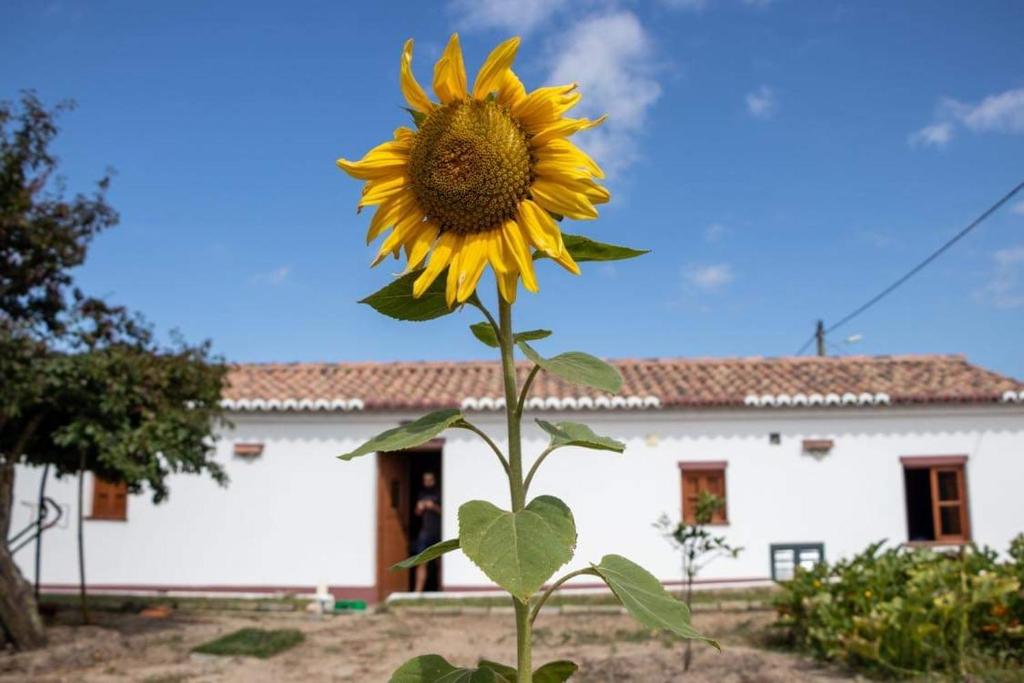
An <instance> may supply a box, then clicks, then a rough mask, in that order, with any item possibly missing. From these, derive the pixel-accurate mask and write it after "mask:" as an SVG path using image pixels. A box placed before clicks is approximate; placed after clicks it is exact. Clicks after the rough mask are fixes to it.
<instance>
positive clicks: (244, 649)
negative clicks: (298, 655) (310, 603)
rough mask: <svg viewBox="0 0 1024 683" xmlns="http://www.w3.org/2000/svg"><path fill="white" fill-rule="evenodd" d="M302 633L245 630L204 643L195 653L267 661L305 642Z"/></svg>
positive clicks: (289, 629)
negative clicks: (254, 658) (256, 658)
mask: <svg viewBox="0 0 1024 683" xmlns="http://www.w3.org/2000/svg"><path fill="white" fill-rule="evenodd" d="M305 639H306V638H305V636H303V635H302V632H301V631H298V630H296V629H293V628H284V629H277V630H273V631H269V630H267V629H262V628H243V629H240V630H238V631H235V632H234V633H229V634H228V635H226V636H222V637H220V638H217V639H216V640H211V641H210V642H208V643H203V644H202V645H200V646H199V647H196V648H193V650H192V651H193V652H198V653H200V654H204V655H222V656H229V657H231V656H234V657H259V658H260V659H267V658H268V657H273V656H274V655H276V654H277V653H279V652H284V651H285V650H290V649H291V648H293V647H295V646H296V645H298V644H299V643H301V642H302V641H303V640H305Z"/></svg>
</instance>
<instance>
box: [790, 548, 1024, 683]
mask: <svg viewBox="0 0 1024 683" xmlns="http://www.w3.org/2000/svg"><path fill="white" fill-rule="evenodd" d="M882 546H883V544H882V543H876V544H873V545H871V546H869V547H868V548H867V549H866V550H864V551H863V552H862V553H860V554H859V555H856V556H855V557H853V558H850V559H848V560H843V561H840V562H837V563H835V564H833V565H826V564H824V563H822V564H819V565H818V566H816V567H815V568H814V569H811V570H805V569H801V568H798V569H797V570H796V574H795V576H794V578H793V579H792V580H790V581H787V582H784V583H782V584H780V585H781V588H782V592H781V593H780V594H779V595H778V597H777V598H776V600H775V607H776V610H777V612H778V623H779V625H780V626H781V627H782V629H783V630H784V632H785V633H786V635H787V637H788V639H789V640H790V641H791V642H792V644H793V645H794V646H796V647H797V648H799V649H800V650H803V651H805V652H808V653H810V654H812V655H813V656H815V657H817V658H819V659H823V660H835V661H841V662H845V663H847V664H849V665H851V666H853V667H856V668H858V669H863V670H865V671H868V672H873V673H876V674H881V675H888V676H915V675H919V674H925V673H931V672H935V673H943V674H950V675H954V676H958V677H962V676H964V675H965V674H967V673H970V672H971V670H972V669H978V670H979V671H980V670H982V669H988V668H997V667H1016V669H1015V670H1017V671H1018V673H1020V672H1021V671H1024V626H1022V622H1024V593H1022V590H1021V586H1022V580H1024V552H1022V551H1024V535H1022V536H1018V537H1017V538H1016V539H1014V541H1013V543H1012V544H1011V547H1010V559H1009V560H1008V561H1004V562H1000V561H999V560H998V556H997V554H996V553H995V552H993V551H991V550H988V549H979V548H977V547H973V546H971V547H966V548H964V549H963V550H962V551H961V552H960V553H943V552H936V551H933V550H929V549H907V548H888V549H884V550H883V548H882ZM976 662H983V664H981V665H977V664H976Z"/></svg>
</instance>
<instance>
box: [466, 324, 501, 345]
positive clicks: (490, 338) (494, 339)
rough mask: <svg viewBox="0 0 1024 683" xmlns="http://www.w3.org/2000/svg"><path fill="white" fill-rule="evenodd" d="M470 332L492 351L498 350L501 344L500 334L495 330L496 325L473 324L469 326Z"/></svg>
mask: <svg viewBox="0 0 1024 683" xmlns="http://www.w3.org/2000/svg"><path fill="white" fill-rule="evenodd" d="M469 331H470V332H472V333H473V336H474V337H476V338H477V339H479V340H480V341H481V342H483V343H484V344H486V345H487V346H490V347H491V348H492V349H496V348H498V347H499V346H501V344H499V343H498V333H497V332H495V330H494V325H491V324H490V323H473V324H472V325H470V326H469Z"/></svg>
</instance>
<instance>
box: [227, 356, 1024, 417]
mask: <svg viewBox="0 0 1024 683" xmlns="http://www.w3.org/2000/svg"><path fill="white" fill-rule="evenodd" d="M611 362H612V363H613V364H614V365H616V366H617V367H618V368H619V370H620V371H621V373H622V376H623V380H624V381H623V387H622V391H621V392H620V396H622V397H625V398H627V399H629V398H630V397H633V402H632V403H631V407H640V400H646V401H647V403H646V404H644V405H646V406H651V405H659V406H661V407H728V406H744V405H755V404H756V402H752V398H751V397H756V398H758V399H760V397H763V396H765V395H767V396H769V397H778V398H779V400H780V401H781V400H783V399H782V396H783V395H784V396H785V397H787V398H786V399H785V401H787V402H788V401H789V400H791V399H792V398H793V397H795V396H797V395H803V396H804V397H809V396H811V395H819V397H825V396H827V395H829V394H835V395H836V397H843V396H847V397H849V396H851V395H852V396H855V397H860V396H862V395H864V396H867V397H870V399H871V400H866V399H865V400H861V401H859V402H860V403H865V402H867V403H890V402H891V403H893V404H923V403H991V402H997V401H1000V400H1006V395H1007V392H1012V393H1013V394H1015V396H1016V397H1015V398H1014V399H1013V400H1020V401H1024V384H1022V383H1021V382H1018V381H1016V380H1014V379H1011V378H1009V377H1005V376H1002V375H999V374H997V373H994V372H991V371H989V370H986V369H984V368H980V367H978V366H976V365H972V364H970V363H968V362H967V359H966V358H964V357H963V356H960V355H916V356H872V357H867V356H853V357H851V356H847V357H843V358H818V357H799V358H760V357H756V358H693V359H688V358H651V359H625V360H615V361H611ZM517 369H518V373H519V377H520V381H522V380H523V379H524V378H525V376H526V373H527V372H528V370H529V366H528V365H526V364H520V365H519V366H518V368H517ZM530 395H531V397H533V398H535V399H541V400H548V399H554V401H553V402H550V401H549V405H552V406H557V407H566V406H568V407H573V404H572V401H573V400H580V399H583V400H584V401H587V399H589V402H590V403H592V402H593V401H595V400H600V401H607V400H608V399H607V397H604V398H600V397H601V396H602V394H601V393H600V392H597V391H594V390H590V389H586V388H583V387H576V386H572V385H569V384H566V383H564V382H562V381H561V380H559V379H557V378H556V377H553V376H550V375H547V374H546V373H541V374H540V375H539V376H538V377H537V380H536V382H535V383H534V386H533V390H532V391H531V394H530ZM501 396H502V391H501V377H500V368H499V365H498V364H497V363H496V362H483V361H467V362H393V363H268V364H241V365H235V366H233V368H232V370H231V372H230V375H229V387H228V388H227V390H226V391H225V394H224V398H225V399H226V405H228V406H229V407H252V406H251V405H246V404H253V403H257V407H260V408H263V409H296V408H298V409H302V408H314V407H319V408H328V407H333V408H341V407H343V408H344V409H362V410H405V409H409V410H423V409H438V408H444V407H460V406H464V405H465V401H466V399H474V400H479V399H481V398H484V397H487V398H489V399H490V400H491V402H492V403H493V401H496V400H498V399H500V397H501ZM566 399H568V403H567V404H564V405H563V403H560V401H562V402H564V401H566ZM883 399H884V400H883ZM773 400H774V399H773ZM286 401H287V402H288V403H287V405H285V402H286ZM317 401H319V402H320V405H319V406H313V405H312V404H314V403H316V402H317ZM240 402H241V403H240ZM270 402H273V403H272V404H271V403H270ZM300 402H304V403H303V404H302V405H298V404H299V403H300ZM332 402H333V404H332ZM833 402H835V401H833ZM848 402H851V403H852V402H854V401H852V400H851V401H848ZM590 403H587V406H588V407H590ZM602 405H604V404H602ZM620 405H621V404H620ZM488 407H492V406H491V405H490V404H488ZM612 407H617V406H615V405H613V406H612Z"/></svg>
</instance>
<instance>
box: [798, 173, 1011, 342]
mask: <svg viewBox="0 0 1024 683" xmlns="http://www.w3.org/2000/svg"><path fill="white" fill-rule="evenodd" d="M1022 189H1024V181H1022V182H1020V183H1018V184H1017V186H1016V187H1014V188H1013V189H1012V190H1010V191H1009V192H1007V193H1006V194H1005V195H1003V198H1002V199H1000V200H999V201H998V202H996V203H995V204H993V205H992V206H990V207H989V208H988V209H986V210H985V212H984V213H982V214H981V215H980V216H978V217H977V218H975V219H974V220H973V221H972V222H971V223H970V225H968V226H967V227H966V228H964V229H963V230H961V231H960V232H958V233H957V234H955V235H953V237H951V238H950V239H949V240H947V241H946V243H945V244H943V245H942V246H941V247H939V248H938V249H936V250H935V251H933V252H932V253H931V254H930V255H929V256H928V258H926V259H925V260H923V261H921V262H920V263H918V264H917V265H916V266H914V267H913V268H911V269H910V270H909V271H908V272H907V273H906V275H904V276H903V277H901V278H899V279H898V280H896V281H895V282H893V283H892V284H891V285H889V286H888V287H886V288H885V289H883V290H882V291H881V292H879V293H878V294H876V295H875V296H873V297H871V298H870V299H868V300H867V301H866V302H865V303H863V304H861V305H860V306H858V307H857V308H856V309H854V310H853V311H851V312H850V313H848V314H846V315H845V316H843V317H842V318H841V319H840V320H839V322H837V323H835V324H834V325H831V326H830V327H828V329H826V330H825V332H824V334H829V333H831V332H832V331H834V330H836V329H838V328H839V327H842V326H843V325H845V324H846V323H848V322H850V321H851V320H853V319H854V318H856V317H857V316H858V315H860V314H861V313H863V312H864V311H866V310H868V309H869V308H871V307H872V306H874V305H875V304H877V303H878V302H879V301H881V300H882V299H884V298H885V297H886V296H888V295H889V294H891V293H892V292H893V290H895V289H896V288H897V287H899V286H900V285H902V284H903V283H904V282H906V281H907V280H909V279H910V278H912V277H914V276H915V275H917V274H918V273H919V272H921V270H923V269H924V268H925V266H927V265H928V264H929V263H931V262H932V261H934V260H935V259H937V258H938V257H939V256H941V255H942V254H943V253H944V252H945V251H946V250H948V249H949V248H950V247H952V246H953V245H954V244H956V243H957V242H959V241H960V240H961V239H963V238H964V237H966V236H967V233H969V232H970V231H972V230H974V229H975V228H976V227H978V226H979V225H981V224H982V223H983V222H984V221H985V219H987V218H988V217H989V216H991V215H992V214H994V213H995V212H996V211H998V210H999V209H1000V208H1001V207H1002V206H1003V204H1005V203H1006V202H1008V201H1010V199H1012V198H1013V196H1014V195H1015V194H1017V193H1018V192H1020V191H1021V190H1022ZM817 337H818V333H817V332H816V333H815V334H812V335H811V337H810V338H809V339H808V340H807V341H806V342H804V344H803V346H801V347H800V348H799V350H797V352H796V355H798V356H799V355H801V354H803V352H804V351H806V350H807V347H809V346H810V345H811V344H812V343H814V341H815V339H817Z"/></svg>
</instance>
